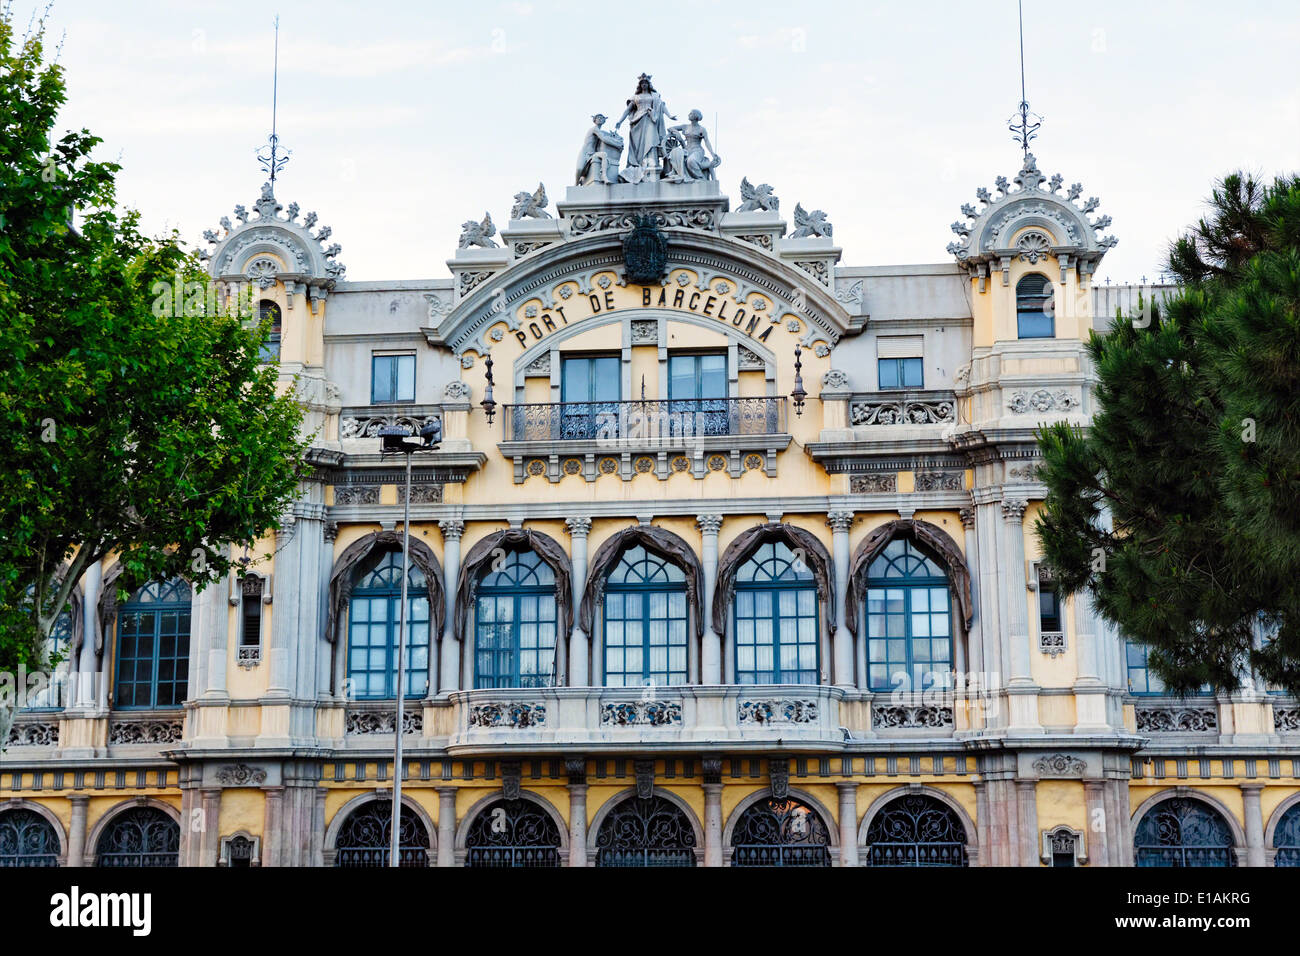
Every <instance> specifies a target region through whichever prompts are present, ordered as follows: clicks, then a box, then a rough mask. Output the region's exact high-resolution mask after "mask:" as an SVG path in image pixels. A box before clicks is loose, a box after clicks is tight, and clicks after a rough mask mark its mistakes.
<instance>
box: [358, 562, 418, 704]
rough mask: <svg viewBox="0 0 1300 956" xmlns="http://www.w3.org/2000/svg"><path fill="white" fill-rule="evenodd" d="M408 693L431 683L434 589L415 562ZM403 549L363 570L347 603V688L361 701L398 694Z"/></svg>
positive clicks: (409, 592)
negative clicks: (430, 611)
mask: <svg viewBox="0 0 1300 956" xmlns="http://www.w3.org/2000/svg"><path fill="white" fill-rule="evenodd" d="M406 601H407V618H406V628H407V630H406V654H405V657H406V662H405V665H404V666H405V669H406V690H405V694H404V696H406V697H408V698H409V697H423V696H424V694H425V693H426V692H427V690H428V686H429V587H428V583H427V581H426V580H425V577H424V572H423V571H421V570H420V569H419V568H418V567H416V565H415V564H412V565H411V569H410V573H409V574H408V575H407V578H406ZM401 613H402V553H401V552H400V551H388V552H385V554H384V556H383V558H382V559H380V561H379V563H378V564H377V565H375V566H374V567H373V568H370V569H369V570H364V566H363V570H362V571H360V572H359V574H358V577H357V580H356V584H355V586H354V587H353V589H352V596H351V598H350V599H349V604H348V686H349V688H350V693H351V696H352V697H353V698H355V699H357V700H394V699H396V697H397V635H398V631H399V630H401Z"/></svg>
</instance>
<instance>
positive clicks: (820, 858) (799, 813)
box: [731, 797, 831, 866]
mask: <svg viewBox="0 0 1300 956" xmlns="http://www.w3.org/2000/svg"><path fill="white" fill-rule="evenodd" d="M830 842H831V837H830V832H829V831H828V830H827V829H826V824H825V823H823V822H822V818H821V817H820V816H819V815H818V814H817V811H816V810H814V809H813V808H812V807H810V806H808V805H807V804H806V803H802V802H800V801H799V800H796V799H794V798H793V797H787V798H786V799H784V800H778V799H776V798H775V797H769V798H768V799H766V800H760V801H759V802H758V803H756V804H754V805H753V806H752V807H750V808H749V809H747V810H746V811H745V812H744V813H743V814H741V817H740V819H739V820H737V821H736V828H735V831H734V832H733V833H732V836H731V847H732V849H731V865H732V866H830V865H831V852H830V849H829V847H830Z"/></svg>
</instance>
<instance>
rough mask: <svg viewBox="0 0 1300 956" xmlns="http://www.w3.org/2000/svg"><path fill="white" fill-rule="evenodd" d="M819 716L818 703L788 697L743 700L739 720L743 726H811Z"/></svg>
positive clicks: (806, 699)
mask: <svg viewBox="0 0 1300 956" xmlns="http://www.w3.org/2000/svg"><path fill="white" fill-rule="evenodd" d="M818 714H819V711H818V707H817V701H815V700H810V699H808V698H796V697H786V698H775V699H770V700H741V702H740V710H739V715H738V719H739V721H740V723H742V724H811V723H815V722H816V721H817V718H818Z"/></svg>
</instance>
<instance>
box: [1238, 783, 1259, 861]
mask: <svg viewBox="0 0 1300 956" xmlns="http://www.w3.org/2000/svg"><path fill="white" fill-rule="evenodd" d="M1263 789H1264V785H1263V784H1262V783H1243V784H1242V785H1241V797H1242V802H1243V809H1244V810H1245V813H1246V865H1247V866H1263V865H1264V814H1263V812H1262V811H1261V809H1260V805H1259V793H1260V791H1261V790H1263Z"/></svg>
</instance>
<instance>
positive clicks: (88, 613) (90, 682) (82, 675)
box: [69, 561, 107, 866]
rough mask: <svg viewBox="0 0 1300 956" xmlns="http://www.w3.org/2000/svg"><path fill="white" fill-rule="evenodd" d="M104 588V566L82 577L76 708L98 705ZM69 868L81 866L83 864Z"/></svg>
mask: <svg viewBox="0 0 1300 956" xmlns="http://www.w3.org/2000/svg"><path fill="white" fill-rule="evenodd" d="M103 586H104V566H103V565H102V564H100V563H99V562H98V561H96V562H95V563H93V564H92V565H91V566H90V567H88V568H86V573H85V574H83V575H82V576H81V591H82V597H83V599H84V601H83V603H82V606H81V622H82V627H81V653H80V655H78V658H77V684H76V687H75V688H74V694H75V696H74V699H73V705H74V706H75V707H77V708H78V709H86V710H90V709H92V708H93V707H94V706H95V685H96V675H98V674H99V672H100V667H99V653H98V652H97V651H96V650H95V645H96V644H98V643H99V641H100V640H101V639H102V636H101V635H100V633H99V627H100V624H99V593H100V591H101V590H102V589H103ZM105 670H107V668H105ZM69 865H72V866H79V865H80V862H78V863H76V864H73V863H69Z"/></svg>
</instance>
